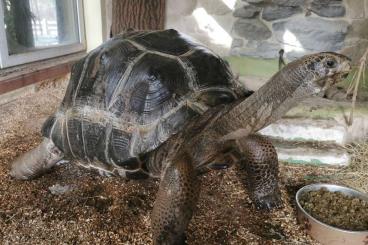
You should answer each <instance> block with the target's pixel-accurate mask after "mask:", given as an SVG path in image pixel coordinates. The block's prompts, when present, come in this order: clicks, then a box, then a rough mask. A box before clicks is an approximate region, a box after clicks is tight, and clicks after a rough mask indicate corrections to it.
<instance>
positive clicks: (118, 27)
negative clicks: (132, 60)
mask: <svg viewBox="0 0 368 245" xmlns="http://www.w3.org/2000/svg"><path fill="white" fill-rule="evenodd" d="M183 1H185V0H183ZM164 21H165V0H113V2H112V26H111V34H112V36H115V35H116V34H119V33H121V32H124V31H127V30H128V29H134V30H159V29H163V28H164Z"/></svg>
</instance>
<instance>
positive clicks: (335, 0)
mask: <svg viewBox="0 0 368 245" xmlns="http://www.w3.org/2000/svg"><path fill="white" fill-rule="evenodd" d="M341 3H342V0H313V1H312V4H322V5H328V4H341Z"/></svg>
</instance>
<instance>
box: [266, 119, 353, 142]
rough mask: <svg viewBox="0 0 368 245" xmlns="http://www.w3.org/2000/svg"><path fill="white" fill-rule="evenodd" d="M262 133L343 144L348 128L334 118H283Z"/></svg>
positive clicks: (298, 139) (292, 138)
mask: <svg viewBox="0 0 368 245" xmlns="http://www.w3.org/2000/svg"><path fill="white" fill-rule="evenodd" d="M260 133H261V134H263V135H267V136H271V137H273V138H278V139H282V140H286V141H297V142H306V141H316V142H323V143H334V144H339V145H343V144H345V142H346V138H347V130H346V127H345V126H344V125H341V124H339V123H338V122H337V121H335V120H333V119H309V118H296V119H281V120H279V121H278V122H276V123H274V124H272V125H270V126H268V127H266V128H264V129H262V130H261V131H260Z"/></svg>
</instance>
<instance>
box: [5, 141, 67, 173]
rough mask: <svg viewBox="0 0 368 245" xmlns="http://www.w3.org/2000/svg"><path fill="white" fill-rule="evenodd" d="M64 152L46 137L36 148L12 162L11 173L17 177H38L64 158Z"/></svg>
mask: <svg viewBox="0 0 368 245" xmlns="http://www.w3.org/2000/svg"><path fill="white" fill-rule="evenodd" d="M63 157H64V154H63V153H62V152H61V151H60V150H59V148H57V147H56V146H55V144H54V143H53V142H52V140H50V139H48V138H44V140H43V141H42V143H41V144H40V145H39V146H37V147H36V148H35V149H33V150H31V151H29V152H26V153H24V154H23V155H21V156H20V157H18V158H17V159H15V161H14V162H13V163H12V164H11V169H10V175H11V176H12V177H14V178H16V179H22V180H28V179H33V178H36V177H38V176H40V175H42V174H43V173H45V172H46V171H48V170H49V169H51V168H52V167H54V166H55V165H56V163H57V162H59V161H60V160H62V159H63Z"/></svg>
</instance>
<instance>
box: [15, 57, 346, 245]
mask: <svg viewBox="0 0 368 245" xmlns="http://www.w3.org/2000/svg"><path fill="white" fill-rule="evenodd" d="M350 69H351V66H350V60H349V59H348V58H347V57H345V56H342V55H339V54H336V53H318V54H314V55H308V56H305V57H302V58H301V59H299V60H296V61H294V62H291V63H289V64H288V65H286V66H285V67H284V68H283V69H282V70H281V71H279V72H278V73H276V74H275V75H274V76H273V77H272V78H271V79H270V81H269V82H268V83H267V84H265V85H264V86H263V87H262V88H260V89H259V90H258V91H257V92H255V93H254V94H253V95H251V96H250V97H248V98H247V99H245V100H243V99H241V100H240V101H236V102H235V103H233V104H230V105H224V106H219V107H217V108H215V109H214V110H213V111H208V112H206V113H205V114H204V115H202V118H201V119H200V120H204V121H205V122H206V126H205V127H204V128H200V129H198V128H196V123H198V122H193V123H192V124H190V125H189V127H188V128H187V129H186V130H185V131H182V132H180V133H179V134H177V135H176V136H174V137H172V138H170V139H169V140H168V141H167V142H166V143H164V144H163V145H161V146H160V147H159V148H158V149H156V150H155V151H153V152H152V153H151V154H150V156H149V158H148V160H147V161H148V163H147V169H148V171H149V173H150V174H151V176H156V177H159V178H161V184H160V189H159V192H158V194H157V199H156V201H155V205H154V210H153V213H152V229H153V238H154V243H155V244H181V243H184V242H185V231H186V228H187V226H188V223H189V221H190V219H191V216H192V213H193V210H194V209H195V206H196V202H197V199H198V195H199V183H198V179H197V174H198V173H201V172H203V171H206V170H209V169H211V168H216V167H214V166H217V168H219V166H221V164H220V165H219V164H214V163H216V162H218V161H220V162H221V161H223V164H224V166H230V165H231V164H233V163H235V164H237V165H238V169H239V171H243V170H244V171H246V173H247V176H248V179H247V181H246V182H247V186H248V188H249V191H250V195H251V198H252V200H253V201H254V203H255V205H256V206H257V207H258V208H267V209H270V208H273V207H278V206H280V204H281V201H280V191H279V187H278V180H277V174H278V162H277V154H276V151H275V149H274V147H273V146H272V144H271V143H270V142H269V140H267V139H265V138H264V137H262V136H259V135H254V133H256V132H257V131H259V130H260V129H262V128H264V127H266V126H267V125H269V124H271V123H273V122H275V121H277V120H278V119H279V118H281V117H282V116H283V115H284V114H285V113H286V112H287V111H288V110H289V109H290V108H292V107H294V106H296V105H297V104H298V103H299V102H301V101H302V100H304V99H306V98H308V97H311V96H314V95H320V94H321V92H323V91H324V90H326V89H327V88H328V87H329V86H330V85H332V84H333V83H334V82H337V81H339V80H340V79H341V78H342V77H345V76H346V75H347V74H348V72H349V71H350ZM51 143H52V142H51ZM51 143H50V142H48V143H47V142H46V143H43V145H41V146H40V147H38V148H36V149H35V150H33V151H32V152H30V153H28V154H27V155H25V156H24V157H22V158H20V159H18V160H16V161H15V162H14V163H13V164H12V170H11V174H12V176H13V177H16V178H18V179H30V178H32V177H35V176H38V175H40V174H41V173H43V172H44V171H45V170H46V169H49V168H50V167H51V166H53V165H54V164H55V163H56V162H57V161H58V160H60V159H61V157H62V155H61V153H59V154H52V153H51V152H50V151H49V150H47V149H50V147H51V148H52V144H51ZM45 144H46V145H45ZM56 152H57V151H56Z"/></svg>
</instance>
